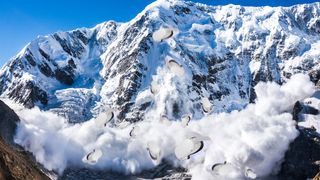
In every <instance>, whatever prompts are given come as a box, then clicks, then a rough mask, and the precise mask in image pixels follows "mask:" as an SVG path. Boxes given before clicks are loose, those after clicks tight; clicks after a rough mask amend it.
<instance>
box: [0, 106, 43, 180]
mask: <svg viewBox="0 0 320 180" xmlns="http://www.w3.org/2000/svg"><path fill="white" fill-rule="evenodd" d="M0 117H1V119H0V127H1V130H0V179H14V180H24V179H35V180H46V179H49V177H48V176H47V175H45V174H44V172H43V171H42V170H41V168H40V166H39V165H38V164H37V163H36V162H35V160H34V159H33V158H32V156H31V154H30V153H27V152H25V151H23V150H22V148H21V147H19V146H18V145H16V144H14V142H13V136H14V134H15V130H16V127H17V124H16V123H18V122H19V118H18V116H17V115H16V114H15V113H14V112H13V110H11V109H10V108H9V107H8V106H7V105H6V104H4V103H3V102H2V101H0Z"/></svg>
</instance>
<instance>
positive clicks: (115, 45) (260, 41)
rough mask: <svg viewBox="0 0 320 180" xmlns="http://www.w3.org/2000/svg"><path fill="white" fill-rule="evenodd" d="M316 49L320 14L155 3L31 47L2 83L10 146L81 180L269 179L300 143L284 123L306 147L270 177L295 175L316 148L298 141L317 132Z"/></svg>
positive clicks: (170, 0)
mask: <svg viewBox="0 0 320 180" xmlns="http://www.w3.org/2000/svg"><path fill="white" fill-rule="evenodd" d="M319 49H320V3H319V2H318V3H313V4H304V5H296V6H292V7H242V6H236V5H227V6H208V5H204V4H198V3H193V2H186V1H180V0H158V1H156V2H154V3H152V4H150V5H149V6H147V7H146V8H145V10H144V11H142V12H141V13H140V14H138V15H137V16H136V17H135V18H134V19H132V20H131V21H130V22H127V23H117V22H114V21H108V22H105V23H102V24H99V25H97V26H95V27H93V28H81V29H76V30H74V31H69V32H57V33H54V34H52V35H48V36H44V37H39V38H37V39H36V40H34V41H32V42H31V43H29V44H28V45H27V46H26V47H25V48H23V50H21V52H20V53H19V54H18V55H16V56H15V57H13V58H12V59H11V60H10V61H8V63H6V64H5V65H4V66H3V68H2V69H1V70H0V94H1V96H0V98H1V99H3V100H5V102H6V103H8V104H9V105H10V106H11V108H12V109H14V110H15V112H16V113H17V114H18V116H19V117H20V119H21V123H19V124H18V128H17V133H16V135H15V142H16V143H18V144H20V145H21V146H23V147H24V148H25V149H26V150H27V151H30V152H32V153H33V155H34V156H35V158H36V160H37V161H38V162H39V163H41V164H42V165H44V167H45V168H47V169H48V170H53V171H56V172H60V173H62V172H63V171H64V170H65V169H67V170H66V171H67V173H69V174H71V176H73V177H74V179H77V175H78V174H79V172H81V171H82V168H85V171H86V172H87V171H88V173H85V174H87V175H88V178H92V177H90V174H91V173H93V174H91V175H92V176H95V177H100V176H99V173H97V174H96V173H95V172H93V171H91V170H90V168H96V169H98V170H101V169H102V170H107V173H109V172H110V171H109V170H114V171H117V172H121V173H127V174H135V175H136V176H135V177H142V178H143V177H149V178H155V177H158V176H157V174H162V175H161V176H160V175H159V176H160V177H167V176H168V177H171V176H172V177H177V178H179V177H180V178H181V177H186V178H189V177H190V175H192V177H193V178H195V179H196V178H198V179H201V178H202V179H210V178H212V177H220V178H221V177H224V178H226V177H229V178H230V177H238V178H240V179H241V178H243V179H245V178H251V179H254V178H256V177H265V176H269V175H270V174H276V173H277V172H275V171H276V170H275V169H277V167H278V166H279V165H280V164H281V162H282V160H283V158H284V156H285V152H286V151H287V150H288V146H289V144H290V143H291V142H292V141H293V140H294V139H295V138H296V137H297V136H298V130H297V129H296V123H295V122H294V121H293V120H292V119H294V120H296V121H298V125H299V126H303V127H306V132H307V134H305V133H304V130H305V129H299V131H300V133H301V134H302V135H301V136H299V138H297V139H298V141H297V142H298V145H297V146H293V147H292V148H290V151H289V152H288V153H287V154H286V158H285V159H286V161H285V164H284V165H283V166H284V167H286V168H287V169H286V168H282V170H281V173H282V174H284V175H287V174H289V176H293V175H292V173H291V172H292V171H297V170H296V169H294V170H291V169H290V168H292V167H295V166H293V165H292V164H295V163H296V161H297V162H299V161H300V159H298V160H297V159H296V157H298V155H296V152H297V151H296V149H299V148H300V146H301V147H304V144H308V147H309V145H310V147H311V146H312V147H315V148H314V149H316V150H318V149H319V147H320V145H319V143H318V140H313V139H314V138H312V139H311V138H308V137H311V136H310V134H311V135H312V137H315V138H318V137H319V132H320V124H319V121H318V120H319V117H320V115H319V105H320V100H319V99H320V96H319V94H314V95H312V94H313V93H314V90H315V89H314V85H316V86H319V85H320V84H319V79H320V65H319V61H320V51H319ZM301 73H302V74H307V75H308V76H309V77H310V79H311V81H312V82H313V83H310V82H309V80H308V79H309V78H308V76H304V75H301ZM295 74H299V75H295ZM266 81H272V82H275V83H277V84H279V85H277V84H275V83H261V82H266ZM280 85H282V86H280ZM8 99H11V100H14V101H16V102H17V103H18V104H20V105H23V106H24V107H26V108H29V109H30V110H29V109H24V108H21V107H20V105H17V104H14V103H12V101H11V100H8ZM298 100H299V101H300V102H296V101H298ZM252 102H255V104H250V103H252ZM33 107H35V108H33ZM31 108H33V109H31ZM292 109H293V113H292V115H293V116H291V115H290V113H291V111H292ZM234 110H240V111H234ZM223 112H228V113H223ZM229 112H230V113H229ZM61 116H63V117H65V118H66V119H67V121H68V122H66V121H65V119H64V118H61ZM302 119H303V120H306V121H303V120H302ZM109 120H111V121H110V122H108V121H109ZM300 120H301V121H300ZM80 122H81V123H80ZM314 126H316V128H315V127H314ZM314 129H316V130H314ZM309 131H310V132H309ZM318 139H319V138H318ZM317 143H318V144H317ZM58 146H59V147H61V148H56V147H58ZM190 147H192V148H191V149H189V148H190ZM302 149H303V150H301V148H300V149H299V151H304V150H305V149H304V148H302ZM316 150H315V152H316ZM310 151H311V150H310ZM313 153H314V152H313ZM310 154H312V152H310ZM191 155H192V156H191ZM190 156H191V157H190ZM290 157H291V158H290ZM287 158H290V159H289V161H288V159H287ZM99 159H100V160H99ZM306 159H308V161H307V162H304V163H306V164H314V161H317V160H319V158H318V156H317V155H315V157H313V158H309V157H308V158H306ZM89 165H91V166H89ZM88 166H89V168H88ZM176 166H177V167H183V168H182V169H175V168H176ZM301 166H302V165H301ZM301 166H296V167H299V168H300V167H301ZM303 166H304V164H303ZM73 168H80V170H79V169H73ZM87 168H88V169H87ZM302 168H309V167H302ZM316 168H318V165H313V167H312V168H309V169H312V170H310V172H311V171H312V173H313V172H314V171H317V170H316ZM150 169H152V170H151V171H149V170H150ZM163 169H165V170H163ZM167 169H168V172H169V171H171V172H172V173H170V172H169V173H167V172H165V171H167ZM172 169H174V170H173V171H172ZM221 172H224V173H222V174H219V173H221ZM103 173H105V172H102V174H100V175H101V176H104V174H103ZM139 173H141V174H139ZM312 173H309V174H312ZM146 174H147V175H146ZM154 174H156V175H154ZM309 174H308V175H309ZM64 176H66V177H70V176H69V175H63V176H62V178H64ZM80 176H81V175H80ZM303 177H306V176H304V175H303Z"/></svg>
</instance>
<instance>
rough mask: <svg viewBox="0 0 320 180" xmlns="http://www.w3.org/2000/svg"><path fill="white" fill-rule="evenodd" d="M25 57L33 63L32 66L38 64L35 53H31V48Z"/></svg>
mask: <svg viewBox="0 0 320 180" xmlns="http://www.w3.org/2000/svg"><path fill="white" fill-rule="evenodd" d="M25 58H26V59H27V61H28V63H29V64H31V66H35V65H36V62H35V60H34V57H33V54H32V53H31V51H30V50H29V49H28V50H27V52H26V55H25Z"/></svg>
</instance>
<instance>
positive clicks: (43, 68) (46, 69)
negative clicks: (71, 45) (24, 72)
mask: <svg viewBox="0 0 320 180" xmlns="http://www.w3.org/2000/svg"><path fill="white" fill-rule="evenodd" d="M38 67H39V69H40V72H41V73H42V74H44V75H45V76H47V77H52V76H53V75H54V73H53V71H52V70H51V68H50V67H49V65H48V64H47V63H45V62H44V63H43V64H40V65H38Z"/></svg>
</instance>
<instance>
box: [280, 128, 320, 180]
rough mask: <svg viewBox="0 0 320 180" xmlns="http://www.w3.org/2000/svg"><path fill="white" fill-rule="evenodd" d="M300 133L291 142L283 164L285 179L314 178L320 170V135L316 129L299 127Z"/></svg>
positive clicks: (281, 172)
mask: <svg viewBox="0 0 320 180" xmlns="http://www.w3.org/2000/svg"><path fill="white" fill-rule="evenodd" d="M298 130H299V132H300V135H299V136H298V137H297V138H296V139H295V140H294V141H293V142H292V143H291V145H290V148H289V150H288V151H287V152H286V155H285V160H284V162H283V164H282V166H281V171H280V173H279V177H281V178H283V179H308V178H313V177H315V176H316V174H317V173H318V172H319V171H320V137H319V136H318V134H317V133H316V132H315V130H314V129H307V128H305V129H300V128H299V129H298Z"/></svg>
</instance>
